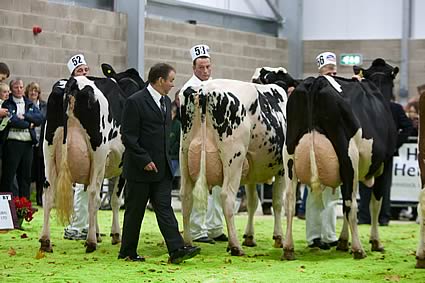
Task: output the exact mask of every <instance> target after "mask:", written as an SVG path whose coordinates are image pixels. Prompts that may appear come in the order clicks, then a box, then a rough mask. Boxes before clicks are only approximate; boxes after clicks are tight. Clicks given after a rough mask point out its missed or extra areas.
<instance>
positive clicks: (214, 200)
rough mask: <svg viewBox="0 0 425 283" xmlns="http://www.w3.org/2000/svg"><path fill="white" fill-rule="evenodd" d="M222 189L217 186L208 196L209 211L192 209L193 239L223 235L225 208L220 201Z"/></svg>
mask: <svg viewBox="0 0 425 283" xmlns="http://www.w3.org/2000/svg"><path fill="white" fill-rule="evenodd" d="M220 192H221V188H220V187H219V186H215V187H213V189H212V194H211V195H208V209H207V211H205V210H198V209H195V208H194V207H193V208H192V213H191V214H190V233H191V235H192V239H194V240H196V239H199V238H202V237H210V238H216V237H218V236H220V235H221V234H223V217H224V215H223V208H222V207H221V199H220Z"/></svg>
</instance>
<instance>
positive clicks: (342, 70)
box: [304, 39, 425, 97]
mask: <svg viewBox="0 0 425 283" xmlns="http://www.w3.org/2000/svg"><path fill="white" fill-rule="evenodd" d="M400 48H401V41H400V40H397V39H394V40H310V41H304V75H305V77H308V76H316V75H317V67H316V61H315V58H316V56H317V55H318V54H319V53H321V52H323V51H332V52H334V53H335V54H336V55H337V57H338V60H339V55H340V54H341V53H361V54H363V65H362V66H363V67H365V68H369V66H370V65H371V63H372V61H373V60H374V59H376V58H378V57H381V58H384V59H385V60H386V61H387V62H388V63H389V64H390V65H392V66H398V67H400V66H401V54H400V52H401V51H400ZM409 56H410V59H409V82H408V84H409V89H408V91H409V97H412V96H415V95H416V94H417V90H416V88H417V86H418V85H420V84H424V83H425V40H410V42H409ZM338 74H339V75H340V76H344V77H350V76H352V75H353V71H352V66H340V65H339V62H338ZM394 83H395V87H394V94H395V95H396V97H398V94H399V90H400V85H399V84H400V77H399V75H398V76H397V78H396V80H395V81H394Z"/></svg>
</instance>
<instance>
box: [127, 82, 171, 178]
mask: <svg viewBox="0 0 425 283" xmlns="http://www.w3.org/2000/svg"><path fill="white" fill-rule="evenodd" d="M165 105H166V107H167V113H166V121H165V123H164V116H163V114H162V111H161V110H160V108H159V107H158V105H157V104H156V103H155V101H154V99H153V98H152V95H151V94H150V93H149V91H148V90H147V88H144V89H143V90H140V91H138V92H136V93H134V94H133V95H132V96H130V97H129V98H128V99H127V101H126V103H125V106H124V114H123V122H122V127H121V134H122V141H123V144H124V146H125V152H124V164H123V174H124V178H126V179H127V180H128V181H133V182H148V183H150V182H159V181H161V180H163V178H164V177H165V176H170V177H171V160H170V157H169V155H168V152H169V136H170V129H171V112H170V110H171V100H170V98H169V97H167V96H166V97H165ZM151 161H153V162H154V163H155V165H156V168H157V169H158V173H156V172H155V171H146V170H144V167H145V166H146V165H147V164H149V163H150V162H151ZM167 170H168V175H166V172H167Z"/></svg>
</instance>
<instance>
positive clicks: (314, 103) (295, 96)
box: [282, 76, 397, 260]
mask: <svg viewBox="0 0 425 283" xmlns="http://www.w3.org/2000/svg"><path fill="white" fill-rule="evenodd" d="M287 115H288V116H287V119H288V130H287V137H286V144H285V155H284V156H285V169H286V170H285V171H286V173H287V174H286V175H285V178H286V181H287V183H286V186H287V188H286V192H285V193H286V195H285V197H286V206H285V209H286V215H287V222H288V223H287V234H286V239H285V242H284V245H283V246H284V248H283V249H284V252H283V256H282V258H284V259H288V260H292V259H294V258H295V256H294V243H293V238H292V218H293V215H294V209H295V187H296V184H297V182H298V181H300V182H301V183H304V184H308V185H310V186H311V187H312V190H313V191H317V190H320V188H321V187H322V186H327V187H333V188H336V187H337V186H339V185H340V184H342V185H341V192H342V198H343V211H344V218H345V219H344V220H345V221H344V227H343V230H342V232H341V235H340V238H339V241H338V249H341V250H348V225H349V226H350V228H351V234H352V247H351V248H352V252H353V256H354V258H364V257H365V256H366V254H365V252H364V250H363V248H362V246H361V243H360V241H359V235H358V230H357V201H356V196H357V191H358V182H359V181H362V182H364V183H365V184H366V185H368V186H371V185H372V184H373V182H374V178H375V177H376V176H378V175H380V174H381V173H382V169H383V163H384V162H385V161H386V160H388V159H389V158H391V157H392V155H393V154H394V150H395V145H396V137H397V135H396V130H395V125H394V121H393V118H392V115H391V110H390V107H389V101H388V100H387V99H385V98H384V97H383V95H382V94H381V93H380V91H379V90H378V89H377V87H376V86H375V85H374V84H373V83H371V82H370V81H369V80H362V81H361V82H359V81H357V80H353V79H344V78H339V77H330V76H320V77H318V78H307V79H306V80H304V81H303V82H302V83H301V84H300V85H298V87H297V88H296V89H295V91H294V92H293V93H292V95H291V96H290V97H289V100H288V104H287ZM378 213H379V210H378V211H373V213H372V218H376V221H375V226H376V224H377V217H378V215H377V214H378ZM372 223H373V221H372ZM372 232H373V233H372V234H371V241H372V247H373V246H374V245H375V246H376V247H380V242H379V235H378V230H377V227H374V228H372Z"/></svg>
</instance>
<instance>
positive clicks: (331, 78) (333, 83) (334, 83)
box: [324, 75, 342, 92]
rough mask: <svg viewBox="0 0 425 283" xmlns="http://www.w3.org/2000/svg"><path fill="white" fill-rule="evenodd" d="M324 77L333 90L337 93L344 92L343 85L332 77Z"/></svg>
mask: <svg viewBox="0 0 425 283" xmlns="http://www.w3.org/2000/svg"><path fill="white" fill-rule="evenodd" d="M324 77H325V78H326V79H327V80H328V82H329V83H330V84H331V85H332V86H333V88H334V89H335V90H336V91H337V92H342V88H341V85H340V84H339V83H337V82H336V81H335V79H334V78H333V77H332V76H328V75H324Z"/></svg>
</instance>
